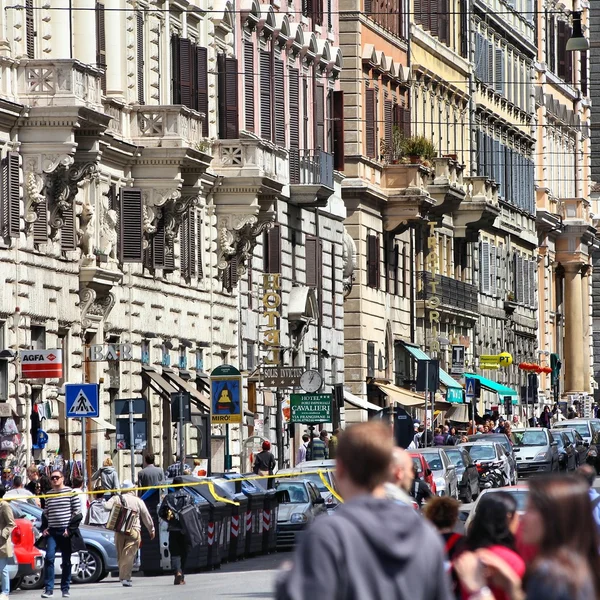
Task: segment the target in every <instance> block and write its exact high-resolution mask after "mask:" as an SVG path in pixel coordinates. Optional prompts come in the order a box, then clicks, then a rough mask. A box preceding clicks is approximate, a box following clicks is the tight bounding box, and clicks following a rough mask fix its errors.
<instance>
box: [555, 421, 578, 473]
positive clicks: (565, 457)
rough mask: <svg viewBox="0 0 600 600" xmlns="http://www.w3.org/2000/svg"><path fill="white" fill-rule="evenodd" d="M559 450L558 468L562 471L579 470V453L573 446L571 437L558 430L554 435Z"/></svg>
mask: <svg viewBox="0 0 600 600" xmlns="http://www.w3.org/2000/svg"><path fill="white" fill-rule="evenodd" d="M552 437H553V438H554V439H555V440H556V447H557V449H558V468H559V469H560V470H561V471H574V470H575V469H576V468H577V451H576V450H575V448H574V447H573V444H571V440H570V439H569V436H568V435H567V434H566V433H564V432H562V431H560V430H557V431H555V432H553V433H552Z"/></svg>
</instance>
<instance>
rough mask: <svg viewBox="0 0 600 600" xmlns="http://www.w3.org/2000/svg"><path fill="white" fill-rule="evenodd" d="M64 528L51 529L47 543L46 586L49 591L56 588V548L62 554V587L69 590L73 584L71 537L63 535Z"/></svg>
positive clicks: (64, 590)
mask: <svg viewBox="0 0 600 600" xmlns="http://www.w3.org/2000/svg"><path fill="white" fill-rule="evenodd" d="M64 531H65V530H64V529H50V535H48V542H47V544H46V558H45V560H44V587H45V588H46V591H47V592H51V591H52V590H54V558H55V556H56V550H59V551H60V553H61V554H62V574H61V576H60V589H61V590H62V591H63V592H68V591H69V588H70V586H71V538H70V537H65V536H64V535H63V533H64Z"/></svg>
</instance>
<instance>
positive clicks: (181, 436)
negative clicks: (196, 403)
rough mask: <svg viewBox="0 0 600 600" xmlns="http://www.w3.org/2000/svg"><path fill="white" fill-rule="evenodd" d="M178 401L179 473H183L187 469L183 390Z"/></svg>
mask: <svg viewBox="0 0 600 600" xmlns="http://www.w3.org/2000/svg"><path fill="white" fill-rule="evenodd" d="M177 401H178V402H179V435H178V439H179V461H180V463H181V468H180V470H179V474H180V475H183V471H184V469H185V415H184V414H183V392H179V394H178V398H177Z"/></svg>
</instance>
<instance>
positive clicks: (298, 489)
mask: <svg viewBox="0 0 600 600" xmlns="http://www.w3.org/2000/svg"><path fill="white" fill-rule="evenodd" d="M282 490H285V491H287V492H288V493H289V495H290V504H306V503H307V502H308V493H307V492H306V488H305V487H304V486H303V485H302V484H300V483H294V482H291V481H289V482H288V481H282V482H280V483H278V484H277V491H278V492H279V491H282Z"/></svg>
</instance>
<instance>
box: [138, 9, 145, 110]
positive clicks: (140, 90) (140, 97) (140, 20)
mask: <svg viewBox="0 0 600 600" xmlns="http://www.w3.org/2000/svg"><path fill="white" fill-rule="evenodd" d="M136 20H137V32H136V36H137V37H136V45H137V88H138V103H139V104H145V95H144V15H143V14H142V12H141V11H138V12H137V13H136Z"/></svg>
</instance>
